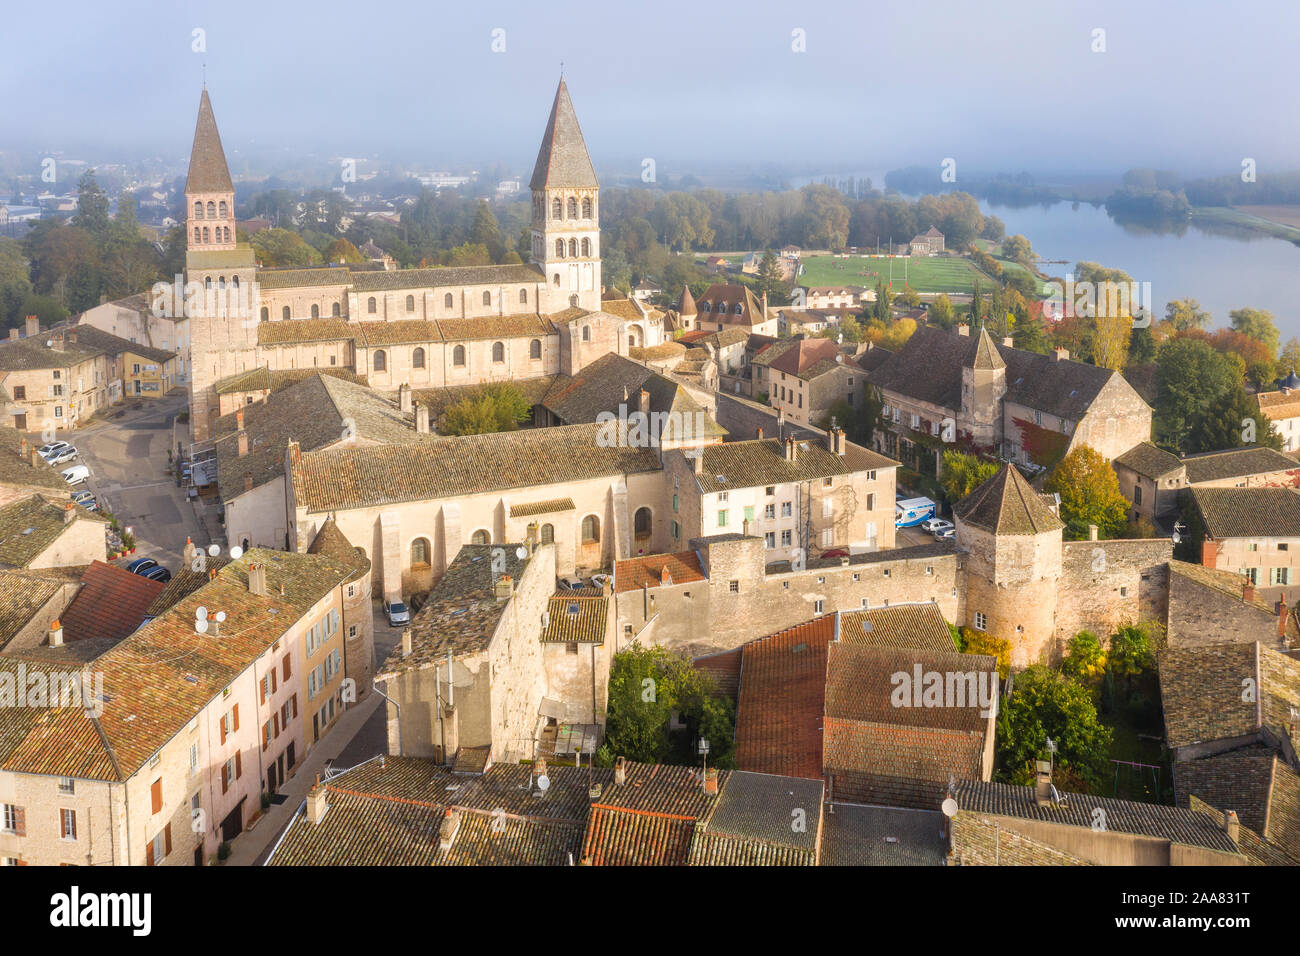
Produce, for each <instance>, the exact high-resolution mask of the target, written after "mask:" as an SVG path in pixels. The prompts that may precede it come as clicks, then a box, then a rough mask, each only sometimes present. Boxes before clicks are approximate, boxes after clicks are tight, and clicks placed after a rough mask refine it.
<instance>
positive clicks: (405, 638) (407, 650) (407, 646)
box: [402, 627, 414, 657]
mask: <svg viewBox="0 0 1300 956" xmlns="http://www.w3.org/2000/svg"><path fill="white" fill-rule="evenodd" d="M412 650H414V647H413V646H412V641H411V629H410V628H409V627H407V628H403V629H402V656H403V657H410V656H411V651H412Z"/></svg>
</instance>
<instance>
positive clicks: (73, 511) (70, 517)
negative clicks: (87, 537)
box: [63, 501, 77, 524]
mask: <svg viewBox="0 0 1300 956" xmlns="http://www.w3.org/2000/svg"><path fill="white" fill-rule="evenodd" d="M76 520H77V506H76V505H74V504H73V503H72V502H71V501H69V502H68V503H67V504H66V505H64V506H63V523H64V524H72V522H74V521H76Z"/></svg>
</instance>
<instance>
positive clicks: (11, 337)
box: [9, 329, 18, 342]
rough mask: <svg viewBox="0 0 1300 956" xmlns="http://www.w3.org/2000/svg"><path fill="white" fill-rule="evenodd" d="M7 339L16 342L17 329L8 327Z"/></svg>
mask: <svg viewBox="0 0 1300 956" xmlns="http://www.w3.org/2000/svg"><path fill="white" fill-rule="evenodd" d="M9 341H11V342H16V341H18V330H17V329H10V330H9Z"/></svg>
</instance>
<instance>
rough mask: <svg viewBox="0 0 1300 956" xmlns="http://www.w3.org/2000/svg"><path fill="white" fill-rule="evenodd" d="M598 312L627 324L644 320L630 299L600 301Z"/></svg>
mask: <svg viewBox="0 0 1300 956" xmlns="http://www.w3.org/2000/svg"><path fill="white" fill-rule="evenodd" d="M600 311H601V312H604V313H605V314H606V315H612V316H614V317H615V318H616V319H623V320H624V321H627V322H640V321H641V320H642V319H644V318H645V316H644V315H642V314H641V310H640V309H638V308H637V305H636V303H635V302H633V301H632V300H631V299H601V300H600Z"/></svg>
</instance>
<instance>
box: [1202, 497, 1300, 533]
mask: <svg viewBox="0 0 1300 956" xmlns="http://www.w3.org/2000/svg"><path fill="white" fill-rule="evenodd" d="M1192 502H1193V503H1194V504H1195V506H1196V508H1197V509H1198V510H1199V511H1200V513H1201V519H1202V520H1203V521H1204V523H1205V531H1206V534H1207V535H1208V536H1209V537H1211V538H1214V539H1218V540H1221V539H1223V538H1298V537H1300V492H1297V491H1294V490H1292V489H1290V488H1193V489H1192Z"/></svg>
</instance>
